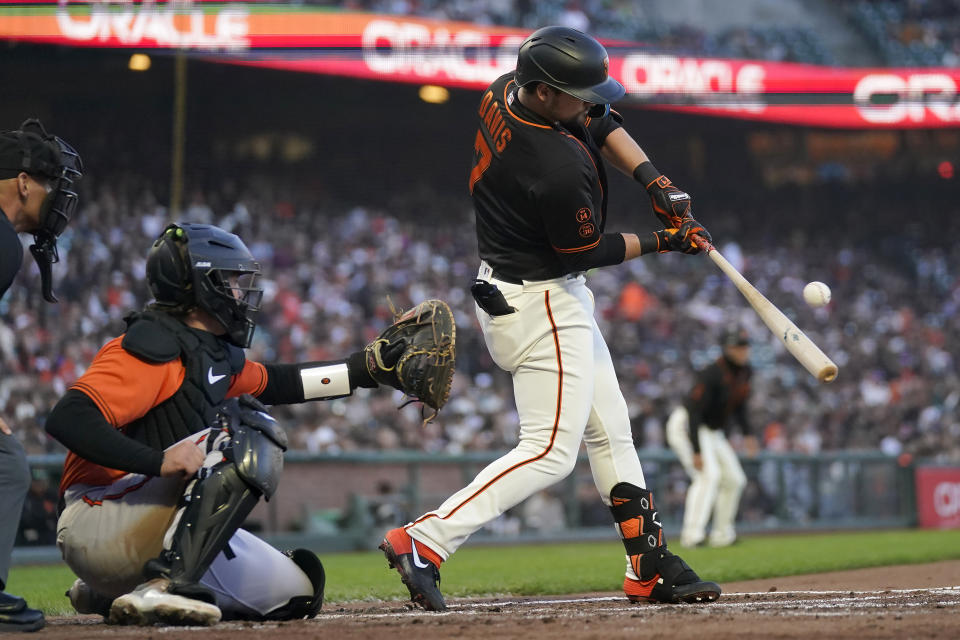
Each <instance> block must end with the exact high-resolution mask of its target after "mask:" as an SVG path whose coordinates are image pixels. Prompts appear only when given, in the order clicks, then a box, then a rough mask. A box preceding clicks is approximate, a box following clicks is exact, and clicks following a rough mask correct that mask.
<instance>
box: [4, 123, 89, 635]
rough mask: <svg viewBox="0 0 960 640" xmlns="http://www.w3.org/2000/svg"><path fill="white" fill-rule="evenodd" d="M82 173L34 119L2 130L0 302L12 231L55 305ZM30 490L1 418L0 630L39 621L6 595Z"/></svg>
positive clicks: (15, 266) (14, 264)
mask: <svg viewBox="0 0 960 640" xmlns="http://www.w3.org/2000/svg"><path fill="white" fill-rule="evenodd" d="M82 170H83V166H82V164H81V162H80V157H79V156H78V155H77V153H76V152H75V151H74V150H73V148H71V147H70V145H68V144H67V143H65V142H64V141H63V140H61V139H60V138H58V137H56V136H52V135H49V134H47V132H46V131H45V130H44V128H43V125H42V124H40V121H39V120H33V119H31V120H27V121H26V122H24V123H23V124H22V125H21V126H20V128H19V129H17V130H16V131H4V132H2V133H0V298H3V296H4V294H5V293H6V292H7V289H9V288H10V285H11V284H12V283H13V279H14V277H15V276H16V275H17V272H18V271H19V270H20V265H21V264H22V263H23V247H22V246H21V244H20V239H19V237H18V236H17V234H19V233H31V234H33V236H34V244H33V245H32V246H31V247H30V251H31V253H33V257H34V259H35V260H36V261H37V265H38V266H39V267H40V275H41V280H42V287H43V296H44V298H45V299H47V300H48V301H50V302H56V296H54V295H53V286H52V280H51V275H50V274H51V265H52V264H53V263H54V262H56V260H57V237H58V236H59V235H60V233H61V232H62V231H63V230H64V228H65V227H66V226H67V223H68V222H69V221H70V216H71V215H72V214H73V211H74V209H75V208H76V204H77V194H76V193H75V192H74V191H73V189H72V187H73V182H74V181H75V180H77V179H79V178H80V175H81V172H82ZM29 487H30V469H29V467H28V466H27V457H26V453H25V452H24V450H23V446H22V445H21V444H20V442H19V441H18V440H17V439H16V438H15V437H14V436H13V432H12V430H11V429H10V427H9V426H8V425H7V423H6V422H4V420H3V418H2V417H0V513H2V514H4V515H5V516H6V515H8V514H16V517H13V518H11V517H5V518H3V519H2V520H0V631H36V630H37V629H40V628H42V627H43V626H44V624H45V621H44V618H43V613H42V612H41V611H39V610H37V609H31V608H30V607H28V606H27V603H26V601H25V600H24V599H23V598H19V597H17V596H13V595H9V594H7V593H6V592H5V589H6V586H7V575H8V573H9V570H10V555H11V553H12V551H13V542H14V539H15V538H16V534H17V526H18V525H19V523H20V517H19V516H20V513H21V511H22V509H23V501H24V498H25V497H26V495H27V489H28V488H29Z"/></svg>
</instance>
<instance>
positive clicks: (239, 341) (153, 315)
mask: <svg viewBox="0 0 960 640" xmlns="http://www.w3.org/2000/svg"><path fill="white" fill-rule="evenodd" d="M146 271H147V281H148V284H149V285H150V290H151V292H152V293H153V295H154V298H155V300H154V302H152V303H151V304H149V305H147V308H146V309H145V310H144V311H142V312H140V313H133V314H131V315H129V316H128V317H127V318H126V321H127V329H126V332H125V333H124V334H123V335H121V336H119V337H117V338H114V339H113V340H111V341H109V342H108V343H107V344H106V345H104V346H103V347H102V348H101V349H100V351H99V353H97V355H96V357H95V358H94V360H93V362H92V363H91V364H90V366H89V367H88V368H87V370H86V372H85V373H84V374H83V375H82V376H81V377H80V378H79V379H78V380H77V381H76V382H75V383H74V385H73V386H72V387H71V388H70V389H69V390H68V391H67V392H66V394H64V396H63V398H61V399H60V401H59V402H58V403H57V405H56V406H55V407H54V409H53V410H52V412H51V413H50V416H49V418H48V419H47V423H46V428H47V431H48V432H49V433H50V434H51V435H52V436H53V437H55V438H56V439H57V440H59V441H60V442H62V443H63V444H64V445H66V446H67V448H68V449H70V452H69V453H68V455H67V458H66V461H65V464H64V473H63V479H62V481H61V485H60V494H61V510H60V511H61V513H60V518H59V521H58V523H57V526H58V537H57V545H58V547H59V548H60V550H61V552H62V553H63V557H64V560H65V561H66V563H67V565H68V566H69V567H70V568H71V569H72V570H73V572H74V573H76V574H77V576H78V579H77V580H76V582H75V583H74V585H73V586H72V587H71V589H70V590H69V591H68V594H67V595H68V596H69V597H70V600H71V602H72V603H73V606H74V608H75V609H76V610H77V611H78V612H80V613H99V614H101V615H103V616H104V617H106V618H107V619H108V620H109V621H110V622H112V623H114V624H135V625H149V624H154V623H158V622H159V623H163V624H192V625H211V624H215V623H216V622H218V621H219V620H221V619H241V620H292V619H298V618H305V617H313V616H314V615H316V614H317V612H318V611H319V610H320V607H321V604H322V602H323V591H324V584H325V575H324V570H323V566H322V564H321V563H320V560H319V559H318V558H317V556H316V555H315V554H314V553H313V552H311V551H308V550H305V549H297V550H294V551H290V552H281V551H279V550H277V549H274V548H273V547H271V546H270V545H269V544H267V543H266V542H264V541H263V540H260V539H259V538H257V537H256V536H254V535H253V534H251V533H249V532H247V531H245V530H243V529H241V528H239V527H240V525H241V524H242V523H243V521H244V519H245V518H246V517H247V515H248V514H249V513H250V512H251V510H252V509H253V508H254V506H256V504H257V503H258V501H259V500H260V499H261V498H263V499H264V500H269V499H270V498H271V497H272V496H273V495H274V493H275V491H276V489H277V486H278V484H279V481H280V476H281V473H282V470H283V451H284V450H285V449H286V446H287V441H286V436H285V432H284V430H283V429H282V428H281V427H280V426H279V425H277V423H276V422H275V421H274V420H273V418H272V417H271V416H270V414H269V412H268V410H267V407H266V405H273V404H293V403H300V402H305V401H309V400H330V399H333V398H341V397H344V396H347V395H350V394H352V393H353V390H354V389H356V388H357V387H366V388H376V387H377V386H379V384H380V383H381V382H382V383H384V384H389V385H391V386H395V387H397V388H398V389H402V390H403V391H404V392H405V393H407V394H408V395H410V396H411V397H414V398H417V399H419V400H422V401H423V402H424V403H427V404H429V406H431V407H433V408H434V409H435V410H436V409H439V408H440V407H441V406H443V403H444V402H445V401H446V396H447V394H448V393H449V389H450V377H451V376H452V375H453V337H454V335H453V320H452V316H451V315H450V310H449V309H448V308H447V306H446V305H445V304H443V303H442V302H439V301H430V302H429V303H424V304H423V305H421V306H420V307H417V308H416V309H414V310H412V311H411V312H409V313H407V314H404V315H402V316H401V317H400V318H398V319H397V321H396V323H394V324H393V325H392V326H391V327H389V328H388V329H387V330H386V331H385V332H384V333H383V335H381V336H380V337H379V338H378V339H377V340H376V341H374V342H373V343H371V344H370V345H368V346H367V347H365V348H363V349H360V350H358V351H356V352H355V353H353V354H350V355H349V356H347V357H346V358H344V359H342V360H335V361H331V362H301V363H290V364H287V363H270V364H263V363H259V362H254V361H252V360H249V359H247V358H246V354H245V352H244V349H245V348H246V347H248V346H250V342H251V340H252V337H253V332H254V329H255V328H256V321H255V315H256V312H257V311H258V309H259V305H260V298H261V296H262V294H263V290H262V289H261V288H260V287H259V286H258V284H257V277H258V276H259V274H260V265H259V264H258V263H257V262H256V261H255V260H254V257H253V255H252V254H251V253H250V251H249V249H247V247H246V245H245V244H244V243H243V241H242V240H241V239H240V238H239V237H237V236H236V235H234V234H232V233H228V232H226V231H224V230H223V229H220V228H218V227H214V226H211V225H203V224H189V223H180V224H172V225H170V226H168V227H167V228H166V229H165V230H164V232H163V233H162V234H161V235H160V237H159V238H157V240H156V242H155V243H154V245H153V247H152V249H151V250H150V253H149V256H148V257H147V264H146Z"/></svg>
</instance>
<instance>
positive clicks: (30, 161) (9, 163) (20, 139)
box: [0, 118, 61, 180]
mask: <svg viewBox="0 0 960 640" xmlns="http://www.w3.org/2000/svg"><path fill="white" fill-rule="evenodd" d="M60 165H61V161H60V148H59V146H58V145H57V144H56V143H54V142H53V138H52V136H50V135H48V134H47V131H46V129H44V128H43V125H42V124H40V121H39V120H37V119H36V118H30V119H29V120H25V121H24V123H23V124H21V125H20V128H19V129H17V130H15V131H2V132H0V180H8V179H10V178H15V177H16V176H17V174H19V173H20V172H21V171H23V172H25V173H28V174H30V175H41V176H46V177H48V178H57V177H59V176H60V173H61V166H60Z"/></svg>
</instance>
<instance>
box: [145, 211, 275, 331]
mask: <svg viewBox="0 0 960 640" xmlns="http://www.w3.org/2000/svg"><path fill="white" fill-rule="evenodd" d="M258 275H260V265H259V264H258V263H257V262H256V261H255V260H254V259H253V254H251V253H250V250H249V249H247V246H246V245H245V244H243V240H241V239H240V238H238V237H237V236H236V235H234V234H232V233H228V232H226V231H224V230H223V229H220V228H219V227H215V226H213V225H209V224H191V223H177V224H171V225H169V226H168V227H167V228H166V229H164V231H163V233H162V234H160V237H159V238H157V240H156V242H154V243H153V248H151V249H150V254H149V255H148V256H147V282H148V284H149V285H150V291H151V293H153V296H154V298H156V302H155V303H153V305H151V306H152V308H155V309H159V310H162V311H167V312H170V313H181V314H182V313H186V312H188V311H190V310H191V309H194V308H196V307H199V308H200V309H203V310H204V311H206V312H207V313H209V314H210V315H212V316H213V317H214V318H216V319H217V320H218V321H219V322H220V324H222V325H223V326H224V328H225V329H226V330H227V334H226V335H227V339H228V340H229V341H230V342H231V343H233V344H235V345H237V346H238V347H243V348H246V347H249V346H250V342H251V341H252V340H253V330H254V329H255V328H256V326H257V323H256V322H255V321H254V319H253V316H254V315H255V313H256V312H257V311H258V310H259V308H260V298H261V297H262V296H263V289H260V288H258V287H256V286H254V285H255V281H256V277H257V276H258Z"/></svg>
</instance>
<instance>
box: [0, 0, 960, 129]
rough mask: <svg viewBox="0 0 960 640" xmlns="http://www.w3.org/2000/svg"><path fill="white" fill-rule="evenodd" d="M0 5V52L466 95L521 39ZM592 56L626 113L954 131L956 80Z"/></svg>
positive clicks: (292, 14) (410, 19)
mask: <svg viewBox="0 0 960 640" xmlns="http://www.w3.org/2000/svg"><path fill="white" fill-rule="evenodd" d="M0 5H6V6H5V7H4V8H3V10H2V11H0V40H3V39H7V40H20V41H28V42H45V43H56V44H61V45H71V46H78V47H108V48H129V49H149V48H160V49H185V50H188V51H190V52H191V53H192V54H194V55H198V56H202V57H204V58H206V59H215V60H218V61H221V62H226V63H231V64H241V65H255V66H262V67H270V68H276V69H288V70H293V71H301V72H311V73H324V74H332V75H344V76H352V77H360V78H370V79H376V80H385V81H390V82H411V83H422V84H440V85H445V86H451V87H466V88H474V89H482V88H484V87H486V85H487V84H489V83H490V82H491V81H492V80H493V79H494V78H496V77H497V76H498V75H500V74H502V73H505V72H507V71H510V70H511V69H512V68H513V66H514V64H515V62H516V51H517V46H518V45H519V44H520V42H522V40H523V38H524V37H525V36H526V35H527V34H528V32H529V30H522V29H516V28H505V27H490V26H482V25H475V24H469V23H464V22H449V21H441V20H431V19H427V18H419V17H414V16H396V15H376V14H365V13H351V12H342V11H331V10H328V9H324V8H318V7H310V6H289V5H282V4H264V3H243V2H233V3H216V2H194V3H192V4H191V3H176V4H168V3H164V2H131V1H129V0H127V1H124V2H119V1H118V0H117V1H114V2H110V1H107V0H98V1H96V2H75V1H72V0H60V2H55V3H54V2H33V3H29V4H25V3H23V2H18V3H12V2H9V1H8V0H0ZM605 44H606V45H607V48H608V51H609V53H610V74H611V75H612V76H614V77H616V78H617V79H618V80H620V82H622V83H623V85H624V86H625V87H626V89H627V97H626V98H625V100H624V103H625V104H634V105H642V106H645V107H654V108H658V109H667V110H673V111H683V112H689V113H699V114H709V115H716V116H726V117H734V118H741V119H750V120H762V121H769V122H783V123H790V124H799V125H808V126H816V127H842V128H858V129H863V128H897V129H903V128H919V127H924V128H935V127H957V126H960V100H958V95H957V93H958V91H957V89H958V87H960V69H957V68H915V69H906V68H904V69H900V68H896V69H895V68H843V67H823V66H816V65H803V64H790V63H771V62H762V61H751V60H731V59H719V58H695V57H681V56H674V55H665V54H659V53H655V52H653V51H651V49H650V48H649V47H644V46H643V45H640V44H636V43H625V42H605Z"/></svg>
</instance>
